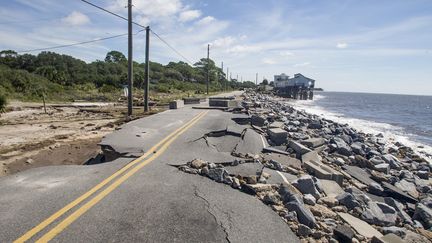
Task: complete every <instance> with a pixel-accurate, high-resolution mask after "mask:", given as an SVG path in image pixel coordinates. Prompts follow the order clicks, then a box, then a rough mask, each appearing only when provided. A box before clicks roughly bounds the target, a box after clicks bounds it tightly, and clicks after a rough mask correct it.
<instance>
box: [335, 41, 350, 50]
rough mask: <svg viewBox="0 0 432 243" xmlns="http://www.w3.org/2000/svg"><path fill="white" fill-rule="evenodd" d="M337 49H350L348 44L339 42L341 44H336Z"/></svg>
mask: <svg viewBox="0 0 432 243" xmlns="http://www.w3.org/2000/svg"><path fill="white" fill-rule="evenodd" d="M336 47H337V48H340V49H345V48H347V47H348V44H347V43H345V42H339V43H337V44H336Z"/></svg>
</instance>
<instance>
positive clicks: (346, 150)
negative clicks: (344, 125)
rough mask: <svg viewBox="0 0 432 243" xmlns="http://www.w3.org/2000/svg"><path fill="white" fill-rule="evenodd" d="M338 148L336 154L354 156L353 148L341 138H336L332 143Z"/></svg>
mask: <svg viewBox="0 0 432 243" xmlns="http://www.w3.org/2000/svg"><path fill="white" fill-rule="evenodd" d="M330 142H331V143H332V144H333V145H334V146H335V148H336V152H337V153H338V154H341V155H345V156H350V155H352V150H351V147H350V146H348V144H347V143H346V142H345V141H344V140H343V139H342V138H340V137H334V138H332V139H331V141H330Z"/></svg>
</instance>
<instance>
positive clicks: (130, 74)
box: [128, 0, 133, 116]
mask: <svg viewBox="0 0 432 243" xmlns="http://www.w3.org/2000/svg"><path fill="white" fill-rule="evenodd" d="M132 65H133V62H132V0H128V116H132V105H133V100H132V99H133V96H132V88H133V69H132Z"/></svg>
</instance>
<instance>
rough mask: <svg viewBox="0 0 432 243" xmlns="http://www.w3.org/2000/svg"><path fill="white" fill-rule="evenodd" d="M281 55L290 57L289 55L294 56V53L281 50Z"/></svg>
mask: <svg viewBox="0 0 432 243" xmlns="http://www.w3.org/2000/svg"><path fill="white" fill-rule="evenodd" d="M279 55H280V56H283V57H288V56H294V53H292V52H290V51H281V52H279Z"/></svg>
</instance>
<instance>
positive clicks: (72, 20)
mask: <svg viewBox="0 0 432 243" xmlns="http://www.w3.org/2000/svg"><path fill="white" fill-rule="evenodd" d="M62 22H63V23H65V24H68V25H74V26H78V25H84V24H88V23H90V19H89V17H87V15H85V14H83V13H80V12H77V11H73V12H72V13H71V14H69V15H68V16H66V17H64V18H63V19H62Z"/></svg>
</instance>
